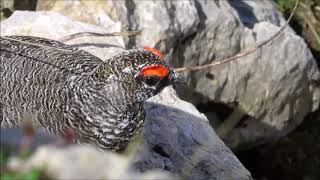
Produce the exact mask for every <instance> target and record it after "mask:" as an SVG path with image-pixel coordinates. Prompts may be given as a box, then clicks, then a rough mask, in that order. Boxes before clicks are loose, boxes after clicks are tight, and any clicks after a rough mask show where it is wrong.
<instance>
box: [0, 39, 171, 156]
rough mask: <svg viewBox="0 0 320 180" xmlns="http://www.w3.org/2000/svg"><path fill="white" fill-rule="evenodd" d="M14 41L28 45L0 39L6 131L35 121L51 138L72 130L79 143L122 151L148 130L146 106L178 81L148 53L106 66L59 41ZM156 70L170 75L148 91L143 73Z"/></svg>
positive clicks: (118, 59)
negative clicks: (154, 67)
mask: <svg viewBox="0 0 320 180" xmlns="http://www.w3.org/2000/svg"><path fill="white" fill-rule="evenodd" d="M9 38H12V39H16V40H20V41H24V42H29V44H27V43H21V42H17V41H13V40H9V39H5V38H1V46H0V50H1V55H0V57H1V61H0V65H1V71H0V77H1V89H0V103H1V104H0V108H1V112H2V116H3V117H1V126H11V127H12V126H19V125H21V123H22V122H23V121H26V120H32V123H33V124H34V125H35V126H43V127H45V128H46V129H47V130H48V131H49V132H51V133H55V134H63V133H64V130H65V129H68V128H69V129H72V131H73V132H74V133H76V135H77V137H78V138H77V141H78V140H79V141H80V142H88V143H94V144H96V145H97V146H99V147H100V148H102V149H112V150H122V149H123V148H125V147H126V145H127V143H128V142H129V140H130V138H131V137H132V136H133V135H134V134H135V133H136V132H138V131H139V130H140V129H141V127H142V125H143V122H144V117H145V112H144V110H143V101H144V100H146V99H147V98H149V97H151V96H153V95H155V94H157V93H158V92H159V91H160V90H161V89H162V88H163V87H165V86H167V85H169V84H170V82H171V81H173V78H174V76H175V75H174V72H173V70H172V68H170V67H169V66H168V65H167V64H166V63H165V62H163V61H162V60H161V59H160V58H159V57H158V56H156V55H154V54H152V53H150V52H148V51H143V50H130V51H126V52H124V53H122V54H119V55H116V56H114V57H113V58H111V59H108V60H107V61H105V62H103V61H102V60H100V59H99V58H97V57H96V56H93V55H91V54H90V53H88V52H86V51H83V50H79V49H76V48H72V47H71V46H68V45H65V44H63V43H61V42H58V41H54V40H48V39H43V38H37V37H30V36H10V37H9ZM30 43H32V44H37V45H42V46H40V47H39V46H36V45H32V44H30ZM57 48H58V49H57ZM153 64H161V65H163V66H165V67H167V68H168V69H169V70H170V74H169V75H168V77H166V78H165V79H162V80H161V83H158V84H157V85H156V86H148V85H146V84H145V82H144V81H143V79H141V78H140V77H139V71H140V69H141V68H143V67H145V66H148V65H153ZM0 115H1V114H0Z"/></svg>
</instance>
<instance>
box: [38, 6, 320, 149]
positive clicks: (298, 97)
mask: <svg viewBox="0 0 320 180" xmlns="http://www.w3.org/2000/svg"><path fill="white" fill-rule="evenodd" d="M43 3H44V1H39V3H38V5H39V7H41V4H43ZM81 3H84V1H81V0H79V1H72V2H68V3H64V2H60V1H55V2H53V4H54V5H53V6H51V7H44V8H42V10H57V11H59V12H61V13H63V14H66V15H68V16H71V17H76V18H77V19H78V20H81V19H82V17H85V16H86V13H89V14H94V13H93V9H95V7H96V8H98V7H100V5H98V4H95V3H91V4H90V5H89V4H86V5H87V6H83V7H82V8H81V12H80V14H79V12H78V11H71V10H69V9H72V8H77V7H79V4H81ZM42 7H43V6H42ZM66 7H68V8H66ZM103 14H104V15H109V16H110V17H112V19H113V20H116V21H120V22H121V24H122V29H123V30H140V29H142V30H143V32H142V34H141V36H138V37H136V38H133V37H129V38H125V46H126V47H129V48H131V47H141V46H144V45H149V46H154V47H156V48H158V49H160V50H161V51H162V52H163V53H164V54H166V55H167V56H166V60H167V61H168V62H170V63H171V64H172V65H174V66H176V67H185V66H194V65H201V64H208V63H210V62H213V61H217V60H219V59H223V58H227V57H230V56H232V55H234V54H236V53H238V52H241V51H245V50H246V49H250V48H252V47H255V46H256V45H257V44H259V43H260V42H262V41H264V40H266V39H268V38H269V37H270V36H272V35H273V34H274V33H275V32H277V31H278V30H279V29H280V26H283V25H284V24H285V19H284V18H283V17H282V15H281V14H280V13H279V12H278V11H277V10H276V8H275V7H274V5H273V2H272V1H269V0H262V1H243V0H239V1H201V0H195V1H156V0H154V1H139V0H128V1H112V2H108V5H106V6H105V11H98V13H97V14H95V16H99V17H103V16H104V15H103ZM102 21H103V20H101V19H99V21H98V20H97V19H94V18H91V20H90V21H89V23H92V24H98V25H101V26H104V27H105V24H103V23H101V22H102ZM184 77H185V79H186V81H187V86H184V87H179V88H177V92H178V94H179V96H180V97H182V98H183V99H185V100H188V101H189V102H192V103H193V104H195V105H199V104H207V107H206V109H210V110H209V111H208V112H210V113H211V114H212V112H213V113H216V114H219V112H218V110H217V109H216V105H217V104H218V105H222V106H223V108H225V109H227V108H231V111H239V112H241V113H242V115H241V116H240V117H237V118H236V120H234V121H235V123H233V124H234V126H236V127H235V128H234V129H232V128H231V129H232V130H231V131H230V132H226V136H225V137H224V140H225V142H226V143H227V144H228V146H229V147H231V148H241V147H244V148H248V147H251V146H255V145H258V144H261V143H263V142H266V141H270V140H273V139H275V138H279V137H281V136H284V135H286V134H287V133H289V132H290V131H291V130H293V129H294V128H296V127H297V126H298V125H299V124H300V123H301V122H302V120H303V118H304V117H305V116H306V115H307V114H309V113H310V112H312V111H314V110H316V109H318V108H319V104H320V86H319V81H320V73H319V69H318V67H317V64H316V62H315V59H314V57H313V56H312V54H311V52H310V50H309V48H308V47H307V45H306V43H305V42H304V40H303V39H302V38H301V37H299V36H297V35H296V34H295V33H294V32H293V31H292V29H291V28H287V29H286V30H285V32H284V33H283V34H281V35H280V36H279V37H277V38H276V39H275V40H274V41H272V42H271V43H270V44H268V45H267V46H265V47H264V48H261V49H259V50H258V51H257V52H256V53H254V54H252V55H249V56H246V57H243V58H241V59H239V60H237V61H234V62H231V63H228V64H224V65H221V66H219V67H216V68H209V69H203V70H200V71H196V72H191V73H190V72H189V73H185V74H184ZM210 117H211V116H210ZM212 117H216V115H214V114H213V116H212ZM225 119H226V117H222V119H220V121H222V122H223V121H224V120H225ZM240 120H241V122H240V123H237V122H238V121H240ZM210 121H212V122H213V123H212V124H218V125H219V123H217V122H214V121H215V119H214V118H210ZM220 121H218V122H220ZM222 125H224V124H222ZM215 128H217V127H215Z"/></svg>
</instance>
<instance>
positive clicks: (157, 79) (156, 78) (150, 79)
mask: <svg viewBox="0 0 320 180" xmlns="http://www.w3.org/2000/svg"><path fill="white" fill-rule="evenodd" d="M161 79H162V78H161V77H160V76H154V75H153V76H146V77H145V83H146V84H147V85H148V86H154V85H156V84H157V83H158V82H160V81H161Z"/></svg>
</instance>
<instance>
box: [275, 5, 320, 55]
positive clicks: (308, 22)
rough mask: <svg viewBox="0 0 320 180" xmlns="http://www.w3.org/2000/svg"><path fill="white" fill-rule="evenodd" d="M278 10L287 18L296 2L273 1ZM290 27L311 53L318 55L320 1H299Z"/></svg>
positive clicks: (319, 50)
mask: <svg viewBox="0 0 320 180" xmlns="http://www.w3.org/2000/svg"><path fill="white" fill-rule="evenodd" d="M274 1H275V2H276V4H277V7H278V9H279V10H280V11H281V12H282V13H283V14H284V16H286V17H288V16H289V15H290V13H291V12H292V10H293V8H294V5H295V3H296V0H274ZM290 25H291V27H293V29H294V30H295V31H296V32H297V33H298V34H299V35H301V36H302V37H303V38H304V39H305V40H306V41H307V43H308V45H309V46H310V48H311V49H312V51H313V53H314V54H315V53H316V54H319V53H320V0H300V5H299V8H298V9H297V12H296V14H295V16H294V19H293V21H292V22H291V23H290Z"/></svg>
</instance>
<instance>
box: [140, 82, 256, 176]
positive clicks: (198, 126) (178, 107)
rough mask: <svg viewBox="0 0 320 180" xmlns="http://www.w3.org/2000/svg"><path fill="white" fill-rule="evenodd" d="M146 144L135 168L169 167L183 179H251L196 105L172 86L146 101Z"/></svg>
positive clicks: (169, 169)
mask: <svg viewBox="0 0 320 180" xmlns="http://www.w3.org/2000/svg"><path fill="white" fill-rule="evenodd" d="M145 109H146V111H147V116H146V123H145V128H144V129H143V132H142V136H143V140H144V141H143V143H142V145H141V147H140V148H139V149H138V153H137V155H136V161H135V164H134V167H135V169H138V170H141V171H145V170H148V169H150V168H160V169H166V170H168V171H170V172H174V173H177V174H179V175H180V176H181V177H182V179H210V178H214V179H250V178H251V176H250V173H249V172H248V171H247V170H246V169H245V168H243V166H242V165H241V163H240V162H239V161H238V160H237V158H236V157H235V156H234V155H233V153H232V152H231V151H230V150H229V149H228V148H226V146H225V144H224V143H223V142H222V141H221V140H220V139H219V137H218V136H217V135H216V134H215V132H214V130H213V129H212V128H211V127H210V124H209V122H208V120H207V118H206V117H205V116H204V115H203V114H201V113H200V112H198V111H197V110H196V108H195V107H194V106H193V105H192V104H190V103H188V102H185V101H182V100H180V99H179V98H178V96H177V95H176V93H175V91H174V90H173V89H172V88H166V89H164V90H163V92H162V93H160V94H159V95H158V96H155V97H154V98H151V99H150V100H149V101H147V102H146V103H145Z"/></svg>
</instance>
